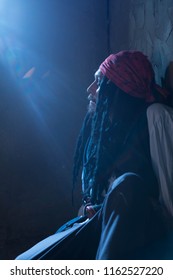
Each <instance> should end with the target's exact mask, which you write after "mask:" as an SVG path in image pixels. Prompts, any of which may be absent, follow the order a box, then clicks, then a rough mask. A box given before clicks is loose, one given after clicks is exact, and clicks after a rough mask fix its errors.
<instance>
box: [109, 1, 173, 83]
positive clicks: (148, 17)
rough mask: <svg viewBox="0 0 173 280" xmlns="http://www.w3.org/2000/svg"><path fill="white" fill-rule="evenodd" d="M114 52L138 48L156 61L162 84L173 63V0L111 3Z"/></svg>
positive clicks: (157, 75)
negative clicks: (167, 70) (167, 69)
mask: <svg viewBox="0 0 173 280" xmlns="http://www.w3.org/2000/svg"><path fill="white" fill-rule="evenodd" d="M110 9H111V18H110V21H111V51H119V50H121V49H135V50H140V51H142V52H143V53H145V54H146V55H147V56H148V57H149V59H150V60H151V62H152V65H153V68H154V70H155V74H156V81H157V82H158V83H159V84H161V79H162V77H164V75H165V70H166V68H167V66H168V64H169V63H170V61H172V60H173V1H172V0H123V1H122V0H118V1H114V0H110Z"/></svg>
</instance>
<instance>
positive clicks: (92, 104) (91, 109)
mask: <svg viewBox="0 0 173 280" xmlns="http://www.w3.org/2000/svg"><path fill="white" fill-rule="evenodd" d="M95 110H96V102H94V101H92V100H90V102H89V105H88V113H94V112H95Z"/></svg>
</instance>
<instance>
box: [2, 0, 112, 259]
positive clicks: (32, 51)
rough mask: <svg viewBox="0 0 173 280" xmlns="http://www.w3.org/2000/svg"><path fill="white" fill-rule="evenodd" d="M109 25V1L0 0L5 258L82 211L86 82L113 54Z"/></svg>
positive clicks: (18, 252)
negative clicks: (79, 164)
mask: <svg viewBox="0 0 173 280" xmlns="http://www.w3.org/2000/svg"><path fill="white" fill-rule="evenodd" d="M107 27H108V25H107V1H96V0H87V1H81V0H72V1H71V0H25V1H23V0H6V1H2V2H1V4H0V58H1V60H0V120H1V121H0V258H1V259H13V258H15V257H16V256H17V255H18V254H20V253H21V252H22V251H24V250H26V249H28V248H29V247H31V246H32V245H34V244H35V243H36V242H38V241H40V240H41V239H43V238H45V237H47V236H48V235H49V234H52V233H54V232H55V231H56V230H57V228H58V227H59V226H60V225H62V224H63V223H64V222H66V221H67V220H69V219H71V218H73V217H74V216H76V215H77V209H78V207H79V206H80V198H81V197H80V186H79V187H78V188H77V189H76V191H75V197H76V199H75V205H74V206H72V203H71V195H72V192H71V190H72V184H71V179H72V162H73V152H74V148H75V144H76V138H77V136H78V133H79V129H80V127H81V124H82V120H83V117H84V115H85V113H86V109H87V103H88V102H87V94H86V88H87V86H88V85H89V84H90V82H91V81H92V79H93V74H94V72H95V71H96V70H97V67H98V66H99V64H100V63H101V62H102V60H103V59H104V58H105V57H106V56H107V54H108V34H107ZM29 70H31V71H30V72H29V73H30V74H29V73H28V71H29ZM26 73H28V77H27V78H26Z"/></svg>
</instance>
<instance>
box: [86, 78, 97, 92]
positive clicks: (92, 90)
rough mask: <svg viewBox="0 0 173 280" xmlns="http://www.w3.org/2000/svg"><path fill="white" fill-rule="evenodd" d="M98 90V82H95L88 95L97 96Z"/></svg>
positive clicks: (88, 90)
mask: <svg viewBox="0 0 173 280" xmlns="http://www.w3.org/2000/svg"><path fill="white" fill-rule="evenodd" d="M96 90H97V82H96V81H94V82H93V83H92V84H91V85H90V86H89V87H88V88H87V93H89V94H92V95H96Z"/></svg>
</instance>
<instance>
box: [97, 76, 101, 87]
mask: <svg viewBox="0 0 173 280" xmlns="http://www.w3.org/2000/svg"><path fill="white" fill-rule="evenodd" d="M100 84H101V79H100V78H98V79H97V86H98V87H99V86H100Z"/></svg>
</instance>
